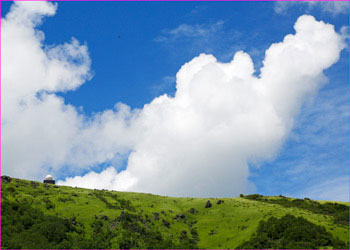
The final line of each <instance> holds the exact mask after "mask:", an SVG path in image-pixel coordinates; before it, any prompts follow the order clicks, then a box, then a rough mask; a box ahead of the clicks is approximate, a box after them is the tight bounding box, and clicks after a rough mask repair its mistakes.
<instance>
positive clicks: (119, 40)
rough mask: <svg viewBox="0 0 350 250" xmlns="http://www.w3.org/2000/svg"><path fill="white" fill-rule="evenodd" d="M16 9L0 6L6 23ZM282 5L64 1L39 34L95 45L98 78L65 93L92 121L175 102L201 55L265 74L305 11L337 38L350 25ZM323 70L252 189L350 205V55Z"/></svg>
mask: <svg viewBox="0 0 350 250" xmlns="http://www.w3.org/2000/svg"><path fill="white" fill-rule="evenodd" d="M11 4H12V3H11V2H2V3H1V8H2V9H1V10H2V11H1V17H2V18H3V17H5V15H6V14H7V13H8V11H9V8H10V5H11ZM283 8H284V9H283V11H281V10H277V9H276V4H275V3H274V2H59V4H58V9H57V12H56V14H55V15H54V16H53V17H48V18H45V20H44V22H43V24H42V25H41V26H40V27H39V28H40V30H42V31H43V32H44V33H45V44H46V45H53V46H54V45H57V44H62V43H65V42H68V41H70V40H71V38H72V37H74V38H76V39H77V40H79V41H80V42H82V43H83V44H86V45H87V46H88V51H89V55H90V58H91V63H92V64H91V71H92V75H93V77H92V78H91V80H89V81H87V82H86V83H85V84H83V85H81V86H80V87H79V88H78V89H77V90H74V91H72V90H69V91H66V92H58V93H57V95H58V96H61V97H63V98H64V102H65V103H66V104H71V105H73V106H75V107H82V108H81V109H80V111H79V112H81V113H82V114H84V115H85V116H86V117H90V116H91V115H93V114H95V113H97V112H103V111H104V110H106V109H113V107H114V105H115V104H116V103H117V102H122V103H125V104H127V105H128V106H130V107H131V109H135V108H143V106H144V105H145V104H147V103H150V102H151V101H152V100H153V99H154V98H155V97H158V96H160V95H162V94H164V93H167V94H168V95H169V96H173V95H174V93H175V75H176V73H177V72H178V71H179V69H180V68H181V66H182V65H183V64H184V63H186V62H188V61H190V60H191V59H192V58H194V57H196V56H198V55H199V54H200V53H207V54H213V55H214V56H215V57H216V58H217V59H218V60H219V61H221V62H229V61H230V60H231V59H232V56H233V55H234V54H235V53H236V52H237V51H239V50H243V51H245V52H247V53H248V54H249V55H250V56H251V57H252V59H253V62H254V68H255V70H256V72H255V75H256V76H258V75H259V74H260V67H261V66H262V60H263V58H264V55H265V50H266V49H267V48H269V47H270V45H271V44H272V43H276V42H280V41H282V40H283V38H284V36H286V35H287V34H291V33H294V32H295V31H294V29H293V26H294V23H295V22H296V20H297V19H298V17H299V16H301V15H303V14H310V15H312V16H314V17H315V18H316V20H322V21H324V22H326V23H331V24H333V25H334V26H335V30H336V31H337V32H338V33H340V32H341V30H342V31H343V32H344V29H342V27H348V25H349V21H348V20H349V14H348V12H344V11H338V12H336V11H333V12H332V10H330V9H328V10H327V7H324V6H321V5H313V6H309V5H306V4H305V5H303V4H300V5H297V4H296V5H290V6H285V7H283ZM345 34H346V32H345ZM324 73H325V75H326V76H327V77H328V84H326V85H325V86H324V87H323V88H322V89H321V90H320V91H319V93H318V94H317V95H316V96H313V97H310V98H308V99H307V100H306V101H305V104H304V105H303V106H302V108H301V110H300V113H299V115H298V116H297V118H296V119H295V123H294V128H293V129H292V131H291V133H289V134H288V136H287V138H286V140H285V141H284V143H283V145H282V147H281V148H280V150H278V152H277V153H276V155H275V158H274V159H273V160H268V161H262V162H257V163H256V164H252V163H251V164H250V166H249V169H250V175H249V181H250V182H251V183H253V185H252V187H251V188H250V191H251V192H256V193H260V194H264V195H275V194H286V195H290V196H298V197H306V196H310V197H311V198H315V199H335V200H337V199H338V200H339V199H340V200H348V199H349V189H348V187H349V184H348V183H349V146H348V145H349V144H348V143H349V126H348V125H349V110H348V103H349V85H348V82H349V50H348V48H346V49H344V50H343V51H342V52H341V54H340V59H339V61H338V62H337V63H336V64H334V65H333V66H332V67H331V68H329V69H327V70H326V71H325V72H324ZM5 94H6V93H5ZM123 159H124V160H123V161H122V163H120V162H119V163H118V164H122V165H123V166H124V167H122V168H121V169H123V168H125V166H126V160H125V158H123ZM119 160H120V159H119ZM108 164H110V162H105V163H100V164H95V165H94V166H93V167H90V168H87V169H83V170H80V172H70V170H69V168H70V167H69V165H68V166H65V168H66V170H65V171H63V170H61V171H60V172H57V173H59V176H56V177H57V178H58V179H64V178H66V177H68V176H69V177H71V176H74V175H75V174H77V173H78V174H79V175H83V174H86V173H88V172H89V171H90V170H91V169H93V170H94V171H96V172H101V171H102V170H104V169H105V168H106V166H107V165H108ZM119 170H120V169H119ZM56 175H57V174H56Z"/></svg>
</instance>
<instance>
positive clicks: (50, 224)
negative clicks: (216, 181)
mask: <svg viewBox="0 0 350 250" xmlns="http://www.w3.org/2000/svg"><path fill="white" fill-rule="evenodd" d="M1 179H2V182H1V183H2V184H1V216H2V219H1V229H2V230H1V239H2V241H1V247H2V248H211V249H213V248H348V246H349V206H348V203H342V202H317V201H312V200H310V199H307V198H306V199H293V198H287V197H283V196H280V197H277V196H273V197H272V196H271V197H265V196H261V195H249V196H243V195H241V197H237V198H220V199H218V198H215V199H214V198H209V199H208V198H173V197H164V196H158V195H152V194H144V193H130V192H116V191H106V190H91V189H83V188H73V187H65V186H57V185H50V184H49V185H48V184H42V183H39V182H34V181H26V180H20V179H14V178H12V179H11V178H6V177H2V178H1ZM208 201H209V202H208ZM209 203H210V204H209ZM210 205H211V206H210Z"/></svg>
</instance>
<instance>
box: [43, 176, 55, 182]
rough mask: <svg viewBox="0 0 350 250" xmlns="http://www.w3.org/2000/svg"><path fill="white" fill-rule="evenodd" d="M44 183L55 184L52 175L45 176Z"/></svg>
mask: <svg viewBox="0 0 350 250" xmlns="http://www.w3.org/2000/svg"><path fill="white" fill-rule="evenodd" d="M44 183H48V184H55V180H54V179H53V178H52V175H47V176H46V177H45V179H44Z"/></svg>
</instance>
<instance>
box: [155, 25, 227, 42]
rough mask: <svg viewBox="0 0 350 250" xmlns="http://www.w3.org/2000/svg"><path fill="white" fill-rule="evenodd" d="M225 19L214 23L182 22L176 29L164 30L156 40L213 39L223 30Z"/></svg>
mask: <svg viewBox="0 0 350 250" xmlns="http://www.w3.org/2000/svg"><path fill="white" fill-rule="evenodd" d="M223 25H224V21H222V20H219V21H217V22H215V23H212V24H194V25H191V24H180V25H179V26H178V27H176V28H174V29H168V30H167V29H166V30H163V31H162V35H161V36H159V37H157V38H156V39H155V41H156V42H164V43H171V42H176V41H178V40H182V39H206V40H208V39H211V38H213V37H215V36H216V35H217V34H218V33H219V32H222V31H223Z"/></svg>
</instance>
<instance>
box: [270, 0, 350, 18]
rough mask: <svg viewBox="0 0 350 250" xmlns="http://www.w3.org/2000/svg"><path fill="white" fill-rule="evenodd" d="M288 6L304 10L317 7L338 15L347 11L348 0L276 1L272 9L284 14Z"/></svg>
mask: <svg viewBox="0 0 350 250" xmlns="http://www.w3.org/2000/svg"><path fill="white" fill-rule="evenodd" d="M289 8H301V9H303V10H305V11H311V10H313V9H319V10H321V11H322V12H324V13H328V14H332V15H334V16H335V15H339V14H347V13H349V2H348V1H277V2H275V5H274V10H275V12H276V13H278V14H282V15H285V14H287V12H288V9H289Z"/></svg>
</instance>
